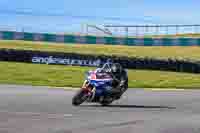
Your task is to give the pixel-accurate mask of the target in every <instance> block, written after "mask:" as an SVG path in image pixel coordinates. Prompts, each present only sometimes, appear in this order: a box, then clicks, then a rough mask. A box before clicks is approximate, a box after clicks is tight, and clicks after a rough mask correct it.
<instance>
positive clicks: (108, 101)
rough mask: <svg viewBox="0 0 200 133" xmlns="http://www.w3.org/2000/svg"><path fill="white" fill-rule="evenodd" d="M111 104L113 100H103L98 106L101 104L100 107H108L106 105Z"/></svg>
mask: <svg viewBox="0 0 200 133" xmlns="http://www.w3.org/2000/svg"><path fill="white" fill-rule="evenodd" d="M112 102H113V99H112V100H111V99H107V98H105V99H104V100H103V101H101V102H100V104H101V105H102V106H108V105H110V104H111V103H112Z"/></svg>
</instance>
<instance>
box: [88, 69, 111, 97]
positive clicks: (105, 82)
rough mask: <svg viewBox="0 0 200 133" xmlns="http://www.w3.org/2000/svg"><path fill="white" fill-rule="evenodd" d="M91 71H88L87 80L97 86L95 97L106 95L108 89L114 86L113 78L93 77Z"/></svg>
mask: <svg viewBox="0 0 200 133" xmlns="http://www.w3.org/2000/svg"><path fill="white" fill-rule="evenodd" d="M91 73H92V71H90V72H88V73H87V77H86V78H87V81H89V82H90V84H91V85H92V86H94V87H95V88H96V91H95V97H100V96H104V95H106V94H107V93H108V91H109V90H110V89H111V88H112V79H111V78H102V79H98V78H97V79H92V78H91V75H92V74H91ZM93 74H94V73H93ZM95 74H96V73H95Z"/></svg>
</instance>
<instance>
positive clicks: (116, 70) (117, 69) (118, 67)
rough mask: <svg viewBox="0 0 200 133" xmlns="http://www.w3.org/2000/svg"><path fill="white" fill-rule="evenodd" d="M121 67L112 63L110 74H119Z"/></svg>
mask: <svg viewBox="0 0 200 133" xmlns="http://www.w3.org/2000/svg"><path fill="white" fill-rule="evenodd" d="M121 71H122V67H121V65H120V64H119V63H113V64H112V66H111V72H112V73H114V74H115V73H121Z"/></svg>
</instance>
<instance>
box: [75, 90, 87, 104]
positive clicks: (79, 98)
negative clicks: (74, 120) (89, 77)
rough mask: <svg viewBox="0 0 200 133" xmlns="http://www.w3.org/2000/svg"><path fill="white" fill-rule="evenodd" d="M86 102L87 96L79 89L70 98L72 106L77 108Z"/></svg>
mask: <svg viewBox="0 0 200 133" xmlns="http://www.w3.org/2000/svg"><path fill="white" fill-rule="evenodd" d="M86 100H87V95H86V94H85V93H84V91H83V90H82V89H81V90H79V91H78V92H77V93H76V94H75V96H74V97H73V98H72V105H74V106H79V105H80V104H82V103H83V102H84V101H86Z"/></svg>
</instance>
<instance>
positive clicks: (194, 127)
mask: <svg viewBox="0 0 200 133" xmlns="http://www.w3.org/2000/svg"><path fill="white" fill-rule="evenodd" d="M0 89H1V92H0V133H200V91H197V90H190V91H150V90H149V91H147V90H146V91H144V90H142V89H132V90H129V91H127V92H126V93H125V95H124V97H123V98H122V99H121V100H119V101H116V102H114V103H113V104H112V105H111V106H109V107H101V106H100V105H98V104H87V103H85V104H83V105H81V106H79V107H74V106H72V105H71V99H72V96H73V94H74V91H66V90H62V89H51V88H46V87H27V86H8V85H2V86H0Z"/></svg>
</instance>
